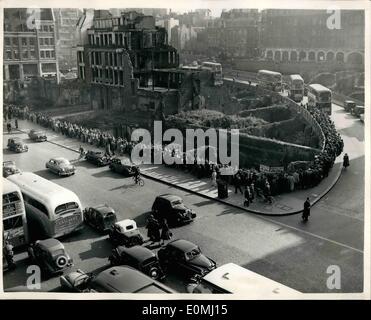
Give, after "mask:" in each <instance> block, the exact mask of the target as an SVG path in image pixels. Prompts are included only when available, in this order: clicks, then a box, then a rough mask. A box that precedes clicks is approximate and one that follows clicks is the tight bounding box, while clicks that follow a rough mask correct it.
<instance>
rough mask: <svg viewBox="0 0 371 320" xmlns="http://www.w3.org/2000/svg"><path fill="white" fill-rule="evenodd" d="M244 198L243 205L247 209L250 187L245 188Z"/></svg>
mask: <svg viewBox="0 0 371 320" xmlns="http://www.w3.org/2000/svg"><path fill="white" fill-rule="evenodd" d="M244 197H245V201H244V203H243V205H244V206H245V207H248V206H249V205H250V199H251V194H250V187H249V186H246V187H245V192H244Z"/></svg>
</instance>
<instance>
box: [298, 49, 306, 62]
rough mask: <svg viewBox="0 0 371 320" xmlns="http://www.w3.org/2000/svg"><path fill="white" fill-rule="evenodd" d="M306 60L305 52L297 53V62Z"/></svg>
mask: <svg viewBox="0 0 371 320" xmlns="http://www.w3.org/2000/svg"><path fill="white" fill-rule="evenodd" d="M306 58H307V53H306V52H305V51H300V52H299V61H301V60H305V59H306Z"/></svg>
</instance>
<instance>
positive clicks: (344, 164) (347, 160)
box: [343, 153, 349, 169]
mask: <svg viewBox="0 0 371 320" xmlns="http://www.w3.org/2000/svg"><path fill="white" fill-rule="evenodd" d="M343 167H344V169H346V168H347V167H349V157H348V154H347V153H346V154H345V155H344V157H343Z"/></svg>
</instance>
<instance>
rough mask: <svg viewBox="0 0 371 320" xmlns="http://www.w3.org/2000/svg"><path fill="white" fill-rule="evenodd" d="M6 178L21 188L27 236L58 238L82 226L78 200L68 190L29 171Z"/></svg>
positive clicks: (81, 214)
mask: <svg viewBox="0 0 371 320" xmlns="http://www.w3.org/2000/svg"><path fill="white" fill-rule="evenodd" d="M8 179H9V180H10V181H12V182H13V183H14V184H16V185H17V186H18V187H19V188H20V189H21V192H22V195H23V199H24V204H25V208H26V216H27V222H28V226H29V228H28V230H29V232H30V237H32V238H39V239H40V238H49V237H51V238H58V237H61V236H63V235H66V234H69V233H72V232H74V231H77V230H81V229H82V228H83V213H82V208H81V203H80V200H79V198H78V197H77V195H76V194H75V193H74V192H72V191H71V190H68V189H66V188H63V187H61V186H59V185H58V184H56V183H54V182H51V181H49V180H46V179H44V178H42V177H40V176H38V175H36V174H34V173H31V172H22V173H17V174H13V175H11V176H9V177H8ZM35 240H36V239H35Z"/></svg>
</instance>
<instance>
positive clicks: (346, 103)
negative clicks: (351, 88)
mask: <svg viewBox="0 0 371 320" xmlns="http://www.w3.org/2000/svg"><path fill="white" fill-rule="evenodd" d="M355 106H356V103H355V102H354V101H352V100H346V101H344V110H345V111H346V112H352V110H353V108H354V107H355Z"/></svg>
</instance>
